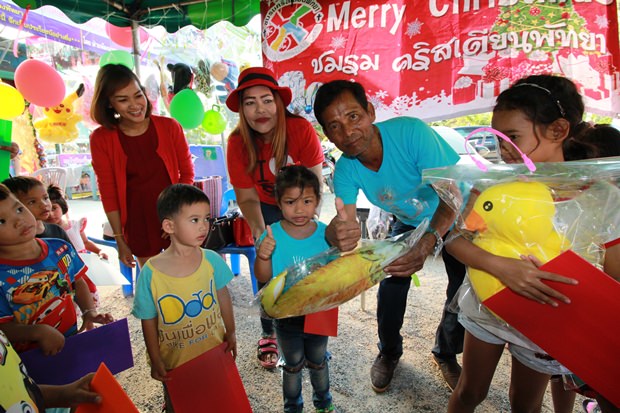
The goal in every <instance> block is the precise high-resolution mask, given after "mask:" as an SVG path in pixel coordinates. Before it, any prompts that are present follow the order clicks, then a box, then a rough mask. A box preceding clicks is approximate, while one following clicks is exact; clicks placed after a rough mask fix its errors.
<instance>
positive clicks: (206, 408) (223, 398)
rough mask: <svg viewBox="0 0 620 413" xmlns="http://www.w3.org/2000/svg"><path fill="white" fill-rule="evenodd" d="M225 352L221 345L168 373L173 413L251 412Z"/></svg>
mask: <svg viewBox="0 0 620 413" xmlns="http://www.w3.org/2000/svg"><path fill="white" fill-rule="evenodd" d="M225 349H226V343H222V344H220V345H219V346H217V347H215V348H213V349H211V350H209V351H207V352H206V353H204V354H203V355H201V356H198V357H196V358H195V359H193V360H190V361H188V362H187V363H184V364H182V365H180V366H179V367H177V368H176V369H174V370H171V371H170V372H169V373H168V377H170V380H168V381H167V382H166V387H167V388H168V393H169V395H170V399H171V400H172V405H173V407H174V411H175V413H194V412H197V411H201V412H235V413H246V412H247V413H252V408H251V407H250V401H249V400H248V396H247V395H246V394H245V389H244V388H243V383H242V382H241V377H240V376H239V371H238V370H237V365H236V364H235V360H233V358H232V355H231V354H230V353H229V352H225Z"/></svg>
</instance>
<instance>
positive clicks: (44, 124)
mask: <svg viewBox="0 0 620 413" xmlns="http://www.w3.org/2000/svg"><path fill="white" fill-rule="evenodd" d="M83 93H84V84H83V83H80V86H78V88H77V90H76V91H75V92H73V93H71V94H70V95H69V96H67V97H66V98H65V99H64V100H63V101H62V102H61V103H60V104H58V105H56V106H54V107H51V108H45V117H44V118H43V119H40V120H38V121H36V122H35V123H34V127H35V129H36V130H37V132H38V134H39V138H41V139H43V140H44V141H46V142H51V143H67V142H71V141H72V140H74V139H76V138H77V137H78V135H79V132H78V129H77V127H76V125H77V123H78V122H80V121H81V120H82V116H81V115H79V114H77V113H76V112H75V111H74V110H73V102H75V100H76V99H77V98H79V97H80V96H82V94H83Z"/></svg>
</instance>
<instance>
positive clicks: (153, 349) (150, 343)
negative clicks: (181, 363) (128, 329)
mask: <svg viewBox="0 0 620 413" xmlns="http://www.w3.org/2000/svg"><path fill="white" fill-rule="evenodd" d="M142 335H143V336H144V343H145V344H146V351H147V352H148V353H149V359H150V360H151V377H153V378H154V379H155V380H159V381H166V380H168V378H167V377H166V375H167V374H168V372H167V371H166V365H165V364H164V361H163V360H162V359H161V354H160V353H159V336H158V334H157V317H155V318H150V319H147V320H142Z"/></svg>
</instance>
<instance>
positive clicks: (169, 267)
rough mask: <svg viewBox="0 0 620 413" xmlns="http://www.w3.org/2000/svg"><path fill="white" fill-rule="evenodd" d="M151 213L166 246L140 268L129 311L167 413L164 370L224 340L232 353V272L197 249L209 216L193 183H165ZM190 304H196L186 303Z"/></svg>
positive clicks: (207, 252) (214, 255) (216, 258)
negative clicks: (165, 237)
mask: <svg viewBox="0 0 620 413" xmlns="http://www.w3.org/2000/svg"><path fill="white" fill-rule="evenodd" d="M157 214H158V215H159V219H160V221H161V224H162V228H163V230H164V232H165V233H166V234H168V235H169V236H170V246H169V247H168V248H166V249H165V250H164V251H163V252H162V253H160V254H159V255H156V256H155V257H152V258H150V259H149V260H148V261H147V262H146V264H145V265H144V267H142V269H141V270H140V277H139V278H138V286H137V288H136V295H135V299H134V305H133V311H132V313H133V315H134V316H136V317H137V318H139V319H141V320H142V332H143V334H144V341H145V343H146V349H147V352H148V355H149V360H150V363H151V376H152V377H153V378H154V379H155V380H159V381H162V382H164V398H165V401H166V412H168V413H171V412H173V411H174V410H173V406H172V402H171V400H170V398H169V396H168V392H167V390H166V386H165V382H166V379H167V378H166V375H167V372H168V370H172V369H174V368H175V367H177V366H179V365H181V364H183V363H185V362H187V361H189V360H192V359H194V358H196V357H198V356H200V355H201V354H203V353H205V352H207V351H209V350H211V349H212V348H214V347H216V346H218V345H219V344H221V343H222V342H224V341H226V342H227V343H228V345H227V349H226V351H230V352H232V355H233V357H236V356H237V338H236V335H235V319H234V315H233V308H232V300H231V297H230V294H229V293H228V289H227V288H226V285H227V284H228V283H229V282H230V280H231V279H232V278H233V274H232V272H231V270H230V268H229V267H228V265H227V264H226V262H225V261H224V260H223V259H222V257H220V255H219V254H217V253H216V252H214V251H211V250H205V249H202V248H200V246H201V245H202V243H203V242H204V240H205V239H206V237H207V234H208V232H209V219H210V206H209V198H208V197H207V195H206V194H205V193H204V192H202V191H201V190H200V189H198V188H196V187H195V186H193V185H188V184H174V185H170V186H168V187H167V188H165V189H164V190H163V191H162V192H161V194H160V195H159V198H158V200H157ZM191 302H194V303H197V304H200V305H193V306H189V305H188V304H189V303H191ZM207 304H208V305H207ZM190 307H191V311H192V313H191V314H189V313H187V310H189V308H190ZM179 308H183V309H186V310H185V311H183V312H179V311H178V309H179ZM180 332H183V334H179V333H180ZM185 337H193V338H192V339H189V338H185ZM196 337H199V338H200V339H196Z"/></svg>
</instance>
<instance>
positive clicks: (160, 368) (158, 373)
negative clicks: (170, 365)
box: [151, 360, 169, 381]
mask: <svg viewBox="0 0 620 413" xmlns="http://www.w3.org/2000/svg"><path fill="white" fill-rule="evenodd" d="M151 377H152V378H154V379H155V380H159V381H168V380H169V377H168V370H166V365H165V364H164V362H163V361H162V360H159V361H156V362H152V363H151Z"/></svg>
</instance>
